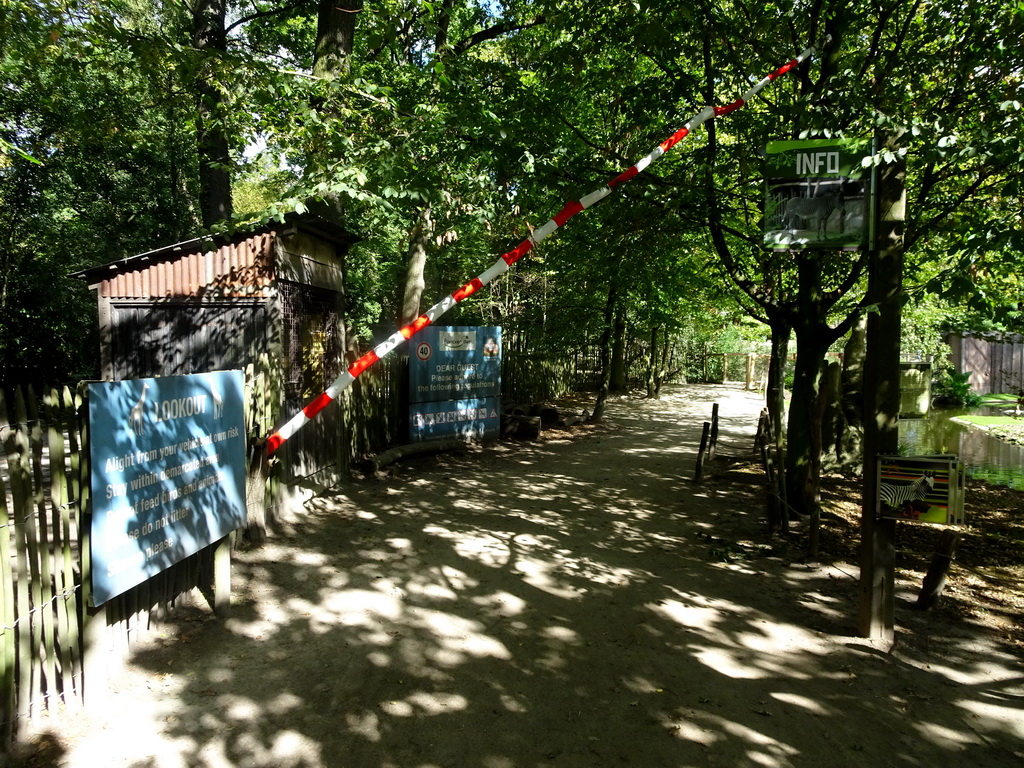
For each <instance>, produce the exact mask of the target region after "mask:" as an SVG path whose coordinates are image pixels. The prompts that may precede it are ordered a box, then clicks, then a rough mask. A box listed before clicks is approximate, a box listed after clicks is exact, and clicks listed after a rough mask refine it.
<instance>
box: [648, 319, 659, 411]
mask: <svg viewBox="0 0 1024 768" xmlns="http://www.w3.org/2000/svg"><path fill="white" fill-rule="evenodd" d="M649 351H650V355H649V358H648V363H649V367H648V369H647V397H649V398H653V397H655V396H656V395H657V394H658V385H657V382H658V358H659V357H660V355H659V354H658V328H657V327H654V328H651V348H650V350H649Z"/></svg>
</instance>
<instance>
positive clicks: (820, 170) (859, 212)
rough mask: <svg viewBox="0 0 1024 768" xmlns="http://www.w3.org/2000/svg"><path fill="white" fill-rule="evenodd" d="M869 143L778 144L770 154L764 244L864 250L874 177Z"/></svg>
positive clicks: (767, 158)
mask: <svg viewBox="0 0 1024 768" xmlns="http://www.w3.org/2000/svg"><path fill="white" fill-rule="evenodd" d="M870 155H871V151H870V145H869V143H868V142H867V141H864V140H824V141H822V140H810V141H775V142H771V143H770V144H769V145H768V147H767V152H766V155H765V167H766V169H765V178H766V181H767V198H766V200H765V208H764V211H765V217H764V221H765V232H764V244H765V247H766V248H771V249H773V250H791V249H803V248H818V249H826V248H827V249H841V250H860V249H862V248H865V247H866V246H867V244H868V242H869V237H868V235H869V229H870V216H869V215H868V213H869V210H870V209H869V202H870V197H871V173H870V170H869V169H868V168H865V166H864V162H863V161H864V158H865V157H869V156H870Z"/></svg>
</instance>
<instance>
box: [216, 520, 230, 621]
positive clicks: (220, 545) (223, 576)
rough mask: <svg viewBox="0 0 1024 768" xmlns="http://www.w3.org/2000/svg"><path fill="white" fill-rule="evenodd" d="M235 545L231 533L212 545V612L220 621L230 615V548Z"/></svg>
mask: <svg viewBox="0 0 1024 768" xmlns="http://www.w3.org/2000/svg"><path fill="white" fill-rule="evenodd" d="M234 543H235V532H234V531H232V532H231V533H229V534H228V535H227V536H225V537H224V538H223V539H221V540H220V541H218V542H217V543H216V544H214V545H213V612H214V613H215V614H216V615H217V616H218V617H219V618H222V619H226V618H227V617H228V616H230V615H231V548H232V546H233V545H234Z"/></svg>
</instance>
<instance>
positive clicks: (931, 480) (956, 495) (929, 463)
mask: <svg viewBox="0 0 1024 768" xmlns="http://www.w3.org/2000/svg"><path fill="white" fill-rule="evenodd" d="M878 517H883V518H894V519H897V520H913V521H916V522H919V523H940V524H948V525H955V524H959V523H962V522H963V521H964V465H963V463H962V462H960V461H959V460H958V459H957V457H956V456H879V457H878Z"/></svg>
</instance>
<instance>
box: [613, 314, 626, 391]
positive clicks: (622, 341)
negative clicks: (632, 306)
mask: <svg viewBox="0 0 1024 768" xmlns="http://www.w3.org/2000/svg"><path fill="white" fill-rule="evenodd" d="M627 388H628V387H627V381H626V318H625V317H623V310H622V305H621V304H619V306H617V307H616V308H615V322H614V324H613V336H612V371H611V391H612V392H625V391H626V389H627Z"/></svg>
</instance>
